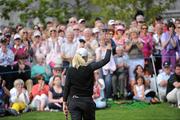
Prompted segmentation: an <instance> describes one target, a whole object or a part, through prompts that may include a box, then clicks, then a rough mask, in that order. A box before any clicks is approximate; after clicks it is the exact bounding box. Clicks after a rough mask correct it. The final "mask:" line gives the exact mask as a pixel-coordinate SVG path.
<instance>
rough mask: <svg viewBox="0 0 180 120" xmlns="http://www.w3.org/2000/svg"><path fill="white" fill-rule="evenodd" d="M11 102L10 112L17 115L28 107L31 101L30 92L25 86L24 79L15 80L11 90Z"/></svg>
mask: <svg viewBox="0 0 180 120" xmlns="http://www.w3.org/2000/svg"><path fill="white" fill-rule="evenodd" d="M10 102H11V103H12V107H11V109H10V110H9V112H10V113H11V114H12V115H14V116H17V115H18V114H19V113H20V111H22V110H26V108H28V104H29V102H30V100H29V94H28V91H27V90H26V89H25V88H24V82H23V80H22V79H16V80H15V81H14V87H13V88H12V89H11V90H10ZM24 112H25V111H24Z"/></svg>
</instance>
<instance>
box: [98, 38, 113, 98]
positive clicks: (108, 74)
mask: <svg viewBox="0 0 180 120" xmlns="http://www.w3.org/2000/svg"><path fill="white" fill-rule="evenodd" d="M99 44H100V46H99V47H98V48H97V49H96V51H95V52H96V61H100V60H102V59H103V58H104V57H105V53H106V51H107V49H106V45H105V41H104V36H102V37H101V39H100V41H99ZM115 70H116V65H115V61H114V58H113V56H112V55H111V59H110V61H109V62H108V63H107V64H106V65H105V66H103V67H102V77H103V78H104V80H105V96H106V98H111V97H112V96H111V88H112V73H113V72H114V71H115Z"/></svg>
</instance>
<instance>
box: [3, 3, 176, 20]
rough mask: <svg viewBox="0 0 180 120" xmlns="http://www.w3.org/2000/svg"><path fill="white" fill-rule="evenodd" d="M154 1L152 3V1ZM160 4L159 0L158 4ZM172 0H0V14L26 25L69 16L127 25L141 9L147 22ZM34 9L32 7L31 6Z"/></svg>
mask: <svg viewBox="0 0 180 120" xmlns="http://www.w3.org/2000/svg"><path fill="white" fill-rule="evenodd" d="M154 1H156V2H154ZM161 1H163V2H162V3H161ZM175 1H176V0H72V1H71V2H70V1H69V2H67V1H66V0H0V8H1V14H0V16H1V17H2V18H4V19H7V20H8V19H9V18H10V16H9V15H10V13H11V12H12V11H18V12H20V16H19V17H20V19H21V21H22V22H23V23H26V22H27V21H28V20H29V19H34V18H36V17H38V18H39V19H40V21H41V22H42V23H45V18H47V17H54V18H56V19H57V20H58V21H59V22H61V23H65V22H66V21H67V20H68V18H69V17H71V16H77V17H78V18H84V19H87V20H88V21H90V23H92V20H94V18H95V17H102V18H103V20H104V21H105V22H106V21H107V20H109V19H119V20H123V21H125V22H126V23H130V21H131V20H132V18H133V17H134V15H135V13H136V11H137V10H139V9H140V10H143V11H144V13H145V16H146V19H147V21H148V22H152V20H153V19H154V17H155V16H156V15H157V14H160V13H162V12H163V11H164V10H166V9H167V8H168V7H169V6H170V5H171V3H174V2H175ZM34 5H35V6H36V7H33V6H34Z"/></svg>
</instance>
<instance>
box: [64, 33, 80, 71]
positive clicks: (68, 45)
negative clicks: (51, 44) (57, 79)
mask: <svg viewBox="0 0 180 120" xmlns="http://www.w3.org/2000/svg"><path fill="white" fill-rule="evenodd" d="M77 47H78V43H77V42H74V32H73V31H67V32H66V41H65V43H63V44H62V45H61V58H62V61H63V68H68V67H69V66H70V64H71V62H72V59H73V57H74V55H75V53H76V50H77Z"/></svg>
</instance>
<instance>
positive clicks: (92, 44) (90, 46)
mask: <svg viewBox="0 0 180 120" xmlns="http://www.w3.org/2000/svg"><path fill="white" fill-rule="evenodd" d="M92 34H93V33H92V30H91V29H90V28H86V29H84V31H83V35H84V40H85V41H86V43H85V48H86V49H87V50H88V63H90V62H92V61H94V60H95V50H96V48H97V47H98V42H97V40H95V39H92Z"/></svg>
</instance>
